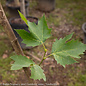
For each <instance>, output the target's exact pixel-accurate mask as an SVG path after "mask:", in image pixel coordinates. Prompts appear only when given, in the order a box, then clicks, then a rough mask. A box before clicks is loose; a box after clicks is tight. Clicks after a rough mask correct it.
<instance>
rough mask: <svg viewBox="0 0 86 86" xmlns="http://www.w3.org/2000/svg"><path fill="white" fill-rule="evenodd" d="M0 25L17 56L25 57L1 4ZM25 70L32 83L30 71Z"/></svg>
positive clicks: (25, 68)
mask: <svg viewBox="0 0 86 86" xmlns="http://www.w3.org/2000/svg"><path fill="white" fill-rule="evenodd" d="M0 24H1V25H2V26H3V29H4V30H5V32H6V33H7V35H8V38H9V39H10V41H11V44H12V46H13V48H14V49H15V52H16V54H17V55H19V54H21V55H22V56H25V55H24V53H23V50H22V49H21V47H20V45H19V43H18V40H17V38H16V36H15V34H14V32H13V30H12V28H11V26H10V24H9V22H8V20H7V18H6V16H5V13H4V10H3V8H2V5H1V3H0ZM23 70H24V72H25V74H26V76H27V78H28V80H29V81H30V80H31V79H30V70H29V69H28V68H27V67H24V68H23Z"/></svg>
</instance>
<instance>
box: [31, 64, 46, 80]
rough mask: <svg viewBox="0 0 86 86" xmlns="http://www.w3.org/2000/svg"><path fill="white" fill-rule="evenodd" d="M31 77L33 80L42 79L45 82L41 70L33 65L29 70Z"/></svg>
mask: <svg viewBox="0 0 86 86" xmlns="http://www.w3.org/2000/svg"><path fill="white" fill-rule="evenodd" d="M30 69H31V77H30V78H32V79H34V80H37V79H38V80H40V79H43V80H44V81H46V77H45V74H44V73H43V72H44V71H43V70H42V68H41V67H40V66H38V65H33V66H32V67H31V68H30Z"/></svg>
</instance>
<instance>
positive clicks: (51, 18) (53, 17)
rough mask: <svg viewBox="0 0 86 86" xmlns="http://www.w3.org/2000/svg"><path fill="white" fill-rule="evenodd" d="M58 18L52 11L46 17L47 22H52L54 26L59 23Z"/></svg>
mask: <svg viewBox="0 0 86 86" xmlns="http://www.w3.org/2000/svg"><path fill="white" fill-rule="evenodd" d="M60 20H61V19H60V18H59V17H58V16H57V15H53V14H52V13H50V14H49V16H48V17H47V22H49V23H50V24H52V23H53V24H54V25H55V26H59V25H60Z"/></svg>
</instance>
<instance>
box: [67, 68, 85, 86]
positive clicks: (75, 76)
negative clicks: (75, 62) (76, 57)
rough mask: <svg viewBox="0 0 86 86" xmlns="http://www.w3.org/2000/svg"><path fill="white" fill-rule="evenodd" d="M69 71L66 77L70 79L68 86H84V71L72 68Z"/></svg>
mask: <svg viewBox="0 0 86 86" xmlns="http://www.w3.org/2000/svg"><path fill="white" fill-rule="evenodd" d="M71 71H72V72H71ZM71 71H69V75H68V76H69V77H70V82H69V83H68V86H86V70H85V69H83V70H82V69H80V67H77V68H74V67H72V70H71Z"/></svg>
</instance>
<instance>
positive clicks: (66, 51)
mask: <svg viewBox="0 0 86 86" xmlns="http://www.w3.org/2000/svg"><path fill="white" fill-rule="evenodd" d="M72 35H73V33H72V34H70V35H68V36H66V37H65V38H63V39H62V38H61V39H60V40H56V41H55V42H54V43H53V47H52V55H53V56H54V58H55V60H56V61H57V63H60V64H61V65H62V66H64V67H65V65H66V64H72V63H75V62H77V61H75V60H74V59H73V58H72V57H75V58H80V56H79V55H80V54H83V52H84V51H85V50H86V45H85V44H83V43H81V42H79V41H78V40H71V41H68V40H69V39H71V37H72Z"/></svg>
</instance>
